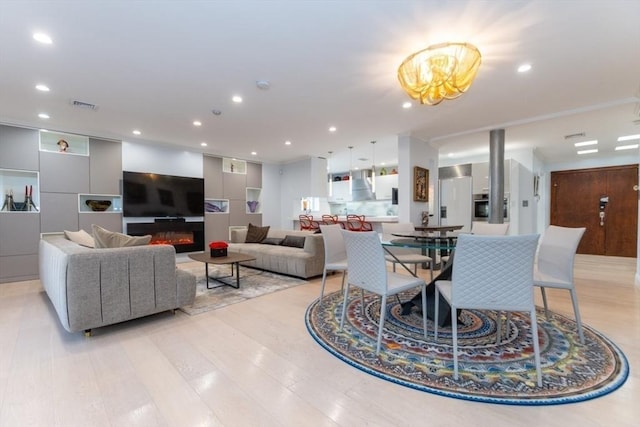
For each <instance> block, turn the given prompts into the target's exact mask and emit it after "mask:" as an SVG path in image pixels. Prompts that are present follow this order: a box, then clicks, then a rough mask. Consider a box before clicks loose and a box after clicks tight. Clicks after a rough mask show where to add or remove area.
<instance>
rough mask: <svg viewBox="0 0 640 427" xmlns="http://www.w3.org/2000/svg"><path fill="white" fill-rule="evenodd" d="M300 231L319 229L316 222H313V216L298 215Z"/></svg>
mask: <svg viewBox="0 0 640 427" xmlns="http://www.w3.org/2000/svg"><path fill="white" fill-rule="evenodd" d="M298 220H299V221H300V230H317V229H318V228H319V225H320V224H319V223H318V221H314V220H313V215H299V216H298Z"/></svg>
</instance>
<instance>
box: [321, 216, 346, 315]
mask: <svg viewBox="0 0 640 427" xmlns="http://www.w3.org/2000/svg"><path fill="white" fill-rule="evenodd" d="M320 230H321V232H322V240H323V242H324V268H323V270H322V286H321V288H320V304H322V297H323V296H324V286H325V283H326V281H327V272H330V271H340V272H342V288H341V289H344V279H345V272H346V271H347V250H346V248H345V246H344V239H343V238H342V233H341V231H340V230H342V227H341V226H340V224H332V225H324V224H320Z"/></svg>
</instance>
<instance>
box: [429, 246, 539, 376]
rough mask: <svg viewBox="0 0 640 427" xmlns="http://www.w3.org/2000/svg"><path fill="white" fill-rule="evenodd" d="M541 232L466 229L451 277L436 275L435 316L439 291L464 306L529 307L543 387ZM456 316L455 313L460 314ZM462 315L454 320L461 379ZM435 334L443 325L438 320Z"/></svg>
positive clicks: (455, 360)
mask: <svg viewBox="0 0 640 427" xmlns="http://www.w3.org/2000/svg"><path fill="white" fill-rule="evenodd" d="M538 238H539V236H538V235H537V234H531V235H523V236H476V235H472V234H462V235H460V236H459V237H458V242H457V244H456V253H455V262H454V263H453V271H452V276H451V280H436V292H435V301H436V307H435V318H436V319H437V318H438V312H439V305H440V304H439V303H438V302H439V299H440V297H439V295H442V296H443V297H444V299H445V300H447V301H448V302H449V305H450V306H451V313H456V312H457V310H458V309H465V308H467V309H469V308H474V309H479V310H495V311H497V312H498V316H497V319H498V321H497V322H498V324H497V327H498V331H499V330H500V319H501V315H500V313H499V312H500V311H507V312H510V311H522V312H528V313H529V317H530V319H531V338H532V340H533V351H534V359H535V366H536V373H537V376H538V386H539V387H541V386H542V369H541V366H540V344H539V341H538V324H537V319H536V307H535V304H534V299H533V264H534V258H535V254H536V249H537V246H538ZM454 317H455V316H454ZM457 320H458V319H455V318H454V319H452V322H451V332H452V339H453V377H454V379H456V380H457V379H458V321H457ZM434 334H435V339H436V340H437V339H438V325H437V322H436V324H435V329H434Z"/></svg>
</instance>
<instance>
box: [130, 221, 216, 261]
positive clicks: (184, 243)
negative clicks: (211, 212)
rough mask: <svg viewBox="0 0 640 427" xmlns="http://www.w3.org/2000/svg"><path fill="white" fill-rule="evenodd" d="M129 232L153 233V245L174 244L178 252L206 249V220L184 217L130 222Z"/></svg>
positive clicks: (131, 233) (138, 233)
mask: <svg viewBox="0 0 640 427" xmlns="http://www.w3.org/2000/svg"><path fill="white" fill-rule="evenodd" d="M127 234H129V235H131V236H144V235H147V234H150V235H151V242H150V244H151V245H173V247H175V248H176V252H177V253H181V252H199V251H203V250H204V222H202V221H197V222H186V221H184V220H182V219H167V220H165V219H156V220H155V222H151V223H149V222H142V223H140V222H130V223H128V224H127Z"/></svg>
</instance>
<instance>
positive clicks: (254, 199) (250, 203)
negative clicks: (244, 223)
mask: <svg viewBox="0 0 640 427" xmlns="http://www.w3.org/2000/svg"><path fill="white" fill-rule="evenodd" d="M261 194H262V188H252V187H247V196H246V200H247V207H246V208H247V211H246V212H247V213H248V214H259V213H262V199H261Z"/></svg>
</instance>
